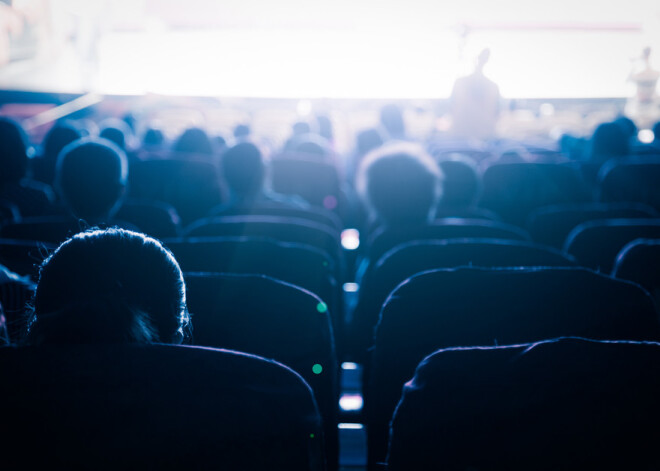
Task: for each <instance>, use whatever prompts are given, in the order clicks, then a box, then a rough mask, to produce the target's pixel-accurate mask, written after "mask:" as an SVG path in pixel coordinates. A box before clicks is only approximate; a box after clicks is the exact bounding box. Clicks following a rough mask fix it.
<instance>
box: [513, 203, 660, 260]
mask: <svg viewBox="0 0 660 471" xmlns="http://www.w3.org/2000/svg"><path fill="white" fill-rule="evenodd" d="M659 215H660V214H658V212H657V211H656V210H654V209H653V208H652V207H651V206H648V205H645V204H641V203H582V204H568V205H552V206H544V207H541V208H538V209H536V210H534V211H532V213H531V214H530V215H529V218H528V219H527V224H526V227H527V230H528V231H529V233H530V235H531V236H532V239H533V240H535V241H536V242H539V243H541V244H547V245H551V246H552V247H556V248H558V249H561V248H562V247H563V245H564V241H565V240H566V237H567V236H568V234H569V233H570V232H571V230H573V228H574V227H575V226H577V225H578V224H582V223H583V222H587V221H594V220H597V219H623V218H625V219H634V218H640V219H643V218H654V217H658V216H659Z"/></svg>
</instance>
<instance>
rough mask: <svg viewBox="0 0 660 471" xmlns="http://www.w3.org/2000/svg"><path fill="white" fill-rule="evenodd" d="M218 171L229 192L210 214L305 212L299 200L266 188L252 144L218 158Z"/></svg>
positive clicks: (262, 166) (260, 158)
mask: <svg viewBox="0 0 660 471" xmlns="http://www.w3.org/2000/svg"><path fill="white" fill-rule="evenodd" d="M220 169H221V172H222V176H223V177H224V180H225V183H226V184H227V188H228V190H229V200H228V201H227V202H226V203H223V204H221V205H220V206H217V207H216V208H214V209H213V210H211V212H210V214H215V215H219V214H222V213H228V212H232V213H235V212H240V213H249V212H250V211H251V210H252V209H256V208H258V207H264V206H268V207H282V206H283V207H297V208H307V207H308V206H309V205H308V204H306V203H305V202H304V201H303V200H302V199H300V198H293V197H289V196H285V195H280V194H277V193H275V192H272V191H270V190H269V189H268V188H267V186H268V185H267V184H266V170H267V169H266V165H265V164H264V160H263V155H262V153H261V150H260V149H259V148H258V147H257V146H256V145H255V144H253V143H252V142H241V143H239V144H236V145H235V146H233V147H231V148H229V149H228V150H227V151H225V153H224V154H222V157H221V159H220Z"/></svg>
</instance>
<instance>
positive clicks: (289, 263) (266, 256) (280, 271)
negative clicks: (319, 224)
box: [165, 236, 343, 340]
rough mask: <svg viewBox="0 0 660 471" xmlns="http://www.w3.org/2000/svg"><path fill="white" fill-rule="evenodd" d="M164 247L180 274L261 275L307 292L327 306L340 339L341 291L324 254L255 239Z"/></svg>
mask: <svg viewBox="0 0 660 471" xmlns="http://www.w3.org/2000/svg"><path fill="white" fill-rule="evenodd" d="M165 245H166V246H167V248H168V249H170V250H171V251H172V253H173V254H174V257H175V258H176V259H177V261H178V262H179V265H180V266H181V269H182V270H183V271H187V272H191V271H205V272H225V273H252V274H262V275H267V276H271V277H273V278H277V279H279V280H282V281H286V282H287V283H292V284H294V285H297V286H300V287H302V288H304V289H306V290H309V291H311V292H312V293H314V294H315V295H317V296H319V297H320V298H321V299H322V300H323V301H324V302H325V303H327V305H328V308H329V310H330V313H331V315H332V322H333V327H334V329H335V337H339V338H341V335H342V332H343V326H342V321H343V319H342V314H343V309H342V305H341V292H340V289H341V288H340V286H339V285H338V283H337V281H336V278H335V271H334V270H335V267H334V262H333V260H332V259H331V258H330V256H329V255H327V254H326V253H325V252H323V251H321V250H319V249H317V248H315V247H311V246H308V245H304V244H297V243H292V242H282V241H278V240H275V239H271V238H268V237H258V236H242V237H194V238H189V239H170V240H166V241H165ZM339 338H338V340H339Z"/></svg>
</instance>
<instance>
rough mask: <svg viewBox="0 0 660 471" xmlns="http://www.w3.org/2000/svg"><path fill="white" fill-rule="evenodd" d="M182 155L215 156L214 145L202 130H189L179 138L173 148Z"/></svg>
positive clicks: (194, 128) (193, 128)
mask: <svg viewBox="0 0 660 471" xmlns="http://www.w3.org/2000/svg"><path fill="white" fill-rule="evenodd" d="M172 150H174V151H175V152H181V153H182V154H198V155H213V143H212V142H211V139H210V138H209V136H208V134H207V133H206V131H204V130H203V129H202V128H197V127H192V128H188V129H186V130H185V131H183V133H182V134H181V135H180V136H179V138H178V139H177V140H176V142H175V143H174V147H173V148H172Z"/></svg>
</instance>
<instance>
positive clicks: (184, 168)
mask: <svg viewBox="0 0 660 471" xmlns="http://www.w3.org/2000/svg"><path fill="white" fill-rule="evenodd" d="M219 182H220V179H219V176H218V171H217V168H216V167H215V166H214V165H213V164H211V163H210V162H205V161H200V160H192V159H191V160H146V161H142V162H136V163H135V164H134V165H133V166H131V169H130V172H129V184H130V186H129V188H130V195H131V196H132V197H135V198H146V199H152V200H159V201H163V202H165V203H169V204H171V205H172V206H174V208H175V209H176V211H177V213H178V214H179V217H181V221H182V223H183V224H184V225H185V224H189V223H190V222H192V221H194V220H196V219H199V218H201V217H204V216H206V214H207V213H208V211H209V210H210V209H211V208H213V207H214V206H216V205H218V204H220V202H221V201H222V198H223V195H222V191H221V188H220V183H219Z"/></svg>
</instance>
